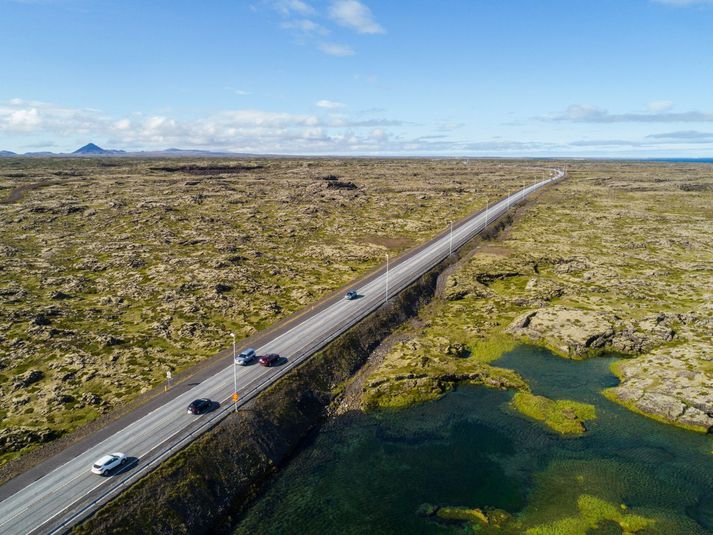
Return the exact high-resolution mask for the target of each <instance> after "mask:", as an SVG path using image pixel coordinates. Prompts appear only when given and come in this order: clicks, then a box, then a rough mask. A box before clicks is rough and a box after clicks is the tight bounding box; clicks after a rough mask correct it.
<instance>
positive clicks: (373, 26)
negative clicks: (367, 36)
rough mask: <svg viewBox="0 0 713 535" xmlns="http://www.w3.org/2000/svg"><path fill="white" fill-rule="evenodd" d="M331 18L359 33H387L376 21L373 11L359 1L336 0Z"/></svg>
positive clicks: (333, 3) (331, 7)
mask: <svg viewBox="0 0 713 535" xmlns="http://www.w3.org/2000/svg"><path fill="white" fill-rule="evenodd" d="M329 16H330V17H331V18H332V20H334V21H335V22H336V23H337V24H339V25H341V26H345V27H347V28H351V29H352V30H355V31H356V32H358V33H385V30H384V28H382V27H381V25H379V23H377V22H376V21H375V20H374V16H373V14H372V13H371V10H370V9H369V8H368V7H367V6H365V5H364V4H362V3H361V2H359V1H358V0H334V1H333V2H332V5H331V6H330V8H329Z"/></svg>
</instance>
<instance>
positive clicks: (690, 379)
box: [607, 343, 713, 431]
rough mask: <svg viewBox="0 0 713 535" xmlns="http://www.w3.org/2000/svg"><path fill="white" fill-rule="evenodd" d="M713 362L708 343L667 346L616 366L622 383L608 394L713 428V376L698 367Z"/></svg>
mask: <svg viewBox="0 0 713 535" xmlns="http://www.w3.org/2000/svg"><path fill="white" fill-rule="evenodd" d="M700 360H704V361H706V362H709V363H713V354H711V351H710V347H708V346H707V345H705V344H700V343H699V344H691V345H688V346H678V347H664V348H660V349H658V350H656V351H653V352H652V353H650V354H647V355H644V356H642V357H639V358H637V359H632V360H627V361H624V362H622V363H621V364H620V365H619V366H617V367H616V368H615V370H616V372H617V375H618V376H619V378H620V379H621V384H619V385H618V386H617V387H615V388H612V389H610V390H609V391H608V392H607V394H608V395H609V396H610V397H612V398H614V399H616V400H617V401H620V402H622V403H623V404H625V405H627V406H629V407H631V408H633V409H635V410H638V411H640V412H643V413H645V414H648V415H651V416H655V417H658V418H660V419H663V420H666V421H671V422H676V423H677V424H679V425H682V426H685V427H690V428H694V429H698V430H702V431H711V430H713V378H711V377H710V375H709V374H708V373H706V370H705V369H699V368H697V367H696V366H695V364H696V363H697V362H699V361H700Z"/></svg>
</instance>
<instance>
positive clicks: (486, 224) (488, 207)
mask: <svg viewBox="0 0 713 535" xmlns="http://www.w3.org/2000/svg"><path fill="white" fill-rule="evenodd" d="M489 209H490V199H485V227H487V226H488V210H489ZM485 227H483V228H485Z"/></svg>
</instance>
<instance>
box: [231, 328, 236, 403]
mask: <svg viewBox="0 0 713 535" xmlns="http://www.w3.org/2000/svg"><path fill="white" fill-rule="evenodd" d="M230 337H231V338H232V339H233V404H234V405H235V412H238V370H237V368H236V367H235V366H236V365H237V363H236V362H235V356H236V355H235V333H230Z"/></svg>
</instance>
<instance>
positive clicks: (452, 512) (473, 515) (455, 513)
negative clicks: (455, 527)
mask: <svg viewBox="0 0 713 535" xmlns="http://www.w3.org/2000/svg"><path fill="white" fill-rule="evenodd" d="M436 516H437V517H438V518H442V519H443V520H459V521H465V522H472V523H474V524H488V517H487V516H486V514H485V513H483V511H481V510H480V509H468V508H466V507H441V508H439V509H438V511H436Z"/></svg>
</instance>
